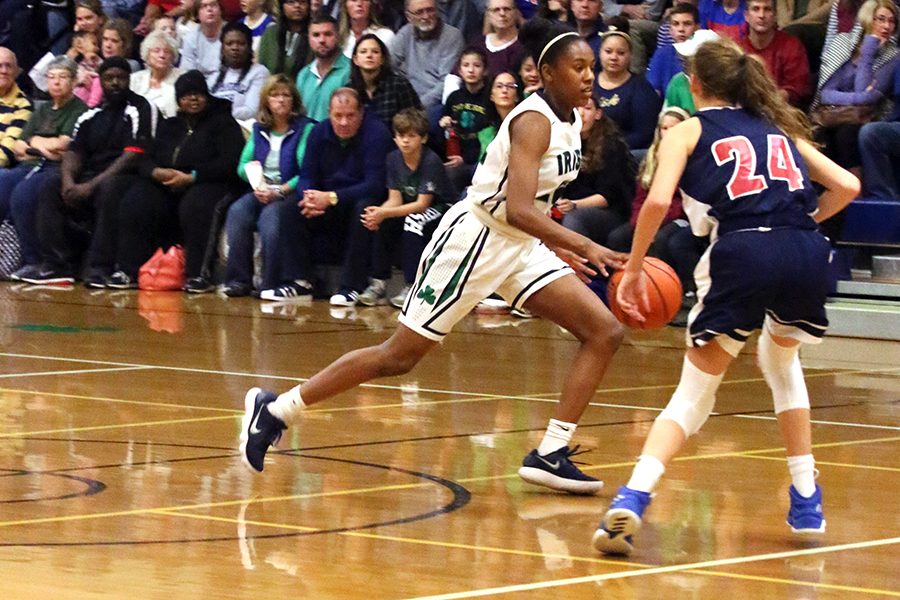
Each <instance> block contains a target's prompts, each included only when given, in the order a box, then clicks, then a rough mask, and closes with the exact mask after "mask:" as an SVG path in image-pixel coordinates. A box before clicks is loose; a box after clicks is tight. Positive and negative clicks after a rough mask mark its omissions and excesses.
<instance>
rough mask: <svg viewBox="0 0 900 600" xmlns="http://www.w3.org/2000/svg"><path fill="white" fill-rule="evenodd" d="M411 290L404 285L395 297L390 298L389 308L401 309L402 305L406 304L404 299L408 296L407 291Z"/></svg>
mask: <svg viewBox="0 0 900 600" xmlns="http://www.w3.org/2000/svg"><path fill="white" fill-rule="evenodd" d="M410 289H412V286H411V285H410V284H408V283H407V284H406V285H404V286H403V289H402V290H400V291H399V292H398V293H397V295H396V296H394V297H392V298H391V300H390V304H391V306H393V307H394V308H403V305H404V304H406V297H407V296H409V290H410Z"/></svg>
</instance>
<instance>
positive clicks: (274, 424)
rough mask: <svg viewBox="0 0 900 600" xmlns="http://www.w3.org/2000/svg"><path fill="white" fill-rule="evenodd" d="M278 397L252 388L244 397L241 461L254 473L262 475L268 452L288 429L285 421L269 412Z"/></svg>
mask: <svg viewBox="0 0 900 600" xmlns="http://www.w3.org/2000/svg"><path fill="white" fill-rule="evenodd" d="M276 398H277V396H276V395H275V394H273V393H272V392H267V391H265V390H262V389H260V388H250V390H248V391H247V394H246V395H245V396H244V418H243V420H242V421H241V444H240V450H241V460H242V461H243V463H244V464H245V465H246V466H247V467H248V468H249V469H252V470H253V471H256V472H257V473H261V472H262V470H263V463H264V462H265V458H266V452H267V451H268V450H269V447H270V446H274V445H275V444H277V443H278V440H280V439H281V432H282V431H284V430H285V429H287V425H285V424H284V421H282V420H281V419H279V418H278V417H276V416H274V415H273V414H272V413H270V412H269V409H268V405H269V404H271V403H272V402H275V399H276Z"/></svg>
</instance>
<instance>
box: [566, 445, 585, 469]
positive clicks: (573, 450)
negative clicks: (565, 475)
mask: <svg viewBox="0 0 900 600" xmlns="http://www.w3.org/2000/svg"><path fill="white" fill-rule="evenodd" d="M590 451H591V449H590V448H588V449H586V450H581V444H575V446H573V447H572V448H571V449H569V451H568V452H566V453H565V457H566V459H567V460H568V461H569V462H570V463H572V464H573V465H587V464H590V463H586V462H580V461H576V460H572V457H573V456H578V455H579V454H587V453H588V452H590Z"/></svg>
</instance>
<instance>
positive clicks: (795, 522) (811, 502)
mask: <svg viewBox="0 0 900 600" xmlns="http://www.w3.org/2000/svg"><path fill="white" fill-rule="evenodd" d="M788 495H790V497H791V508H790V510H789V511H788V516H787V524H788V525H790V526H791V532H793V533H798V534H801V535H813V534H817V533H825V515H823V514H822V488H821V487H819V486H818V485H817V486H816V491H815V492H814V493H813V495H812V496H810V497H809V498H805V497H803V496H801V495H800V492H798V491H797V488H795V487H794V486H791V488H790V489H789V490H788Z"/></svg>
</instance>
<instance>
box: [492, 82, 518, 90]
mask: <svg viewBox="0 0 900 600" xmlns="http://www.w3.org/2000/svg"><path fill="white" fill-rule="evenodd" d="M494 87H495V88H497V89H501V90H509V91H514V90H517V89H519V84H518V83H500V82H497V83H495V84H494Z"/></svg>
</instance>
